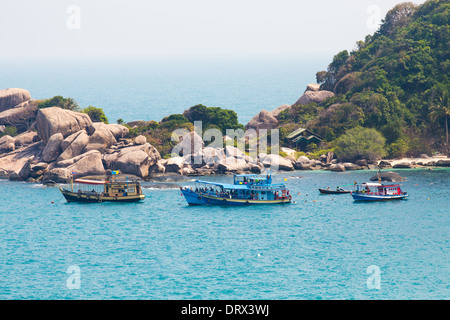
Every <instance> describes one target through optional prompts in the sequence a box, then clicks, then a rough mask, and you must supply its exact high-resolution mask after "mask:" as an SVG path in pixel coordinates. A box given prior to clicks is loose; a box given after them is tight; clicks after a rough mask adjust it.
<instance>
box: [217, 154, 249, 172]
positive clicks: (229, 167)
mask: <svg viewBox="0 0 450 320" xmlns="http://www.w3.org/2000/svg"><path fill="white" fill-rule="evenodd" d="M217 170H218V171H219V172H236V171H247V170H250V166H249V165H248V163H247V162H246V161H245V160H244V159H243V158H235V157H227V158H225V159H223V160H221V161H220V162H219V164H218V167H217Z"/></svg>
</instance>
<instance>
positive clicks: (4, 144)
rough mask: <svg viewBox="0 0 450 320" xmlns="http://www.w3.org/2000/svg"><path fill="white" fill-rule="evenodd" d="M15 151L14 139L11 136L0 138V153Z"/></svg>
mask: <svg viewBox="0 0 450 320" xmlns="http://www.w3.org/2000/svg"><path fill="white" fill-rule="evenodd" d="M14 149H16V144H15V139H14V138H13V137H11V136H8V135H6V136H3V137H1V138H0V153H5V152H11V151H14Z"/></svg>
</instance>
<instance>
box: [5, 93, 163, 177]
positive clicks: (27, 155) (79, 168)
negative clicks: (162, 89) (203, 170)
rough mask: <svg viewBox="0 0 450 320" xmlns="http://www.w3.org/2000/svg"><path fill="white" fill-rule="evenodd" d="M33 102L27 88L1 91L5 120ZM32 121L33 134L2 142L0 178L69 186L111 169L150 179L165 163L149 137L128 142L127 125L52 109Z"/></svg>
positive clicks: (22, 134) (43, 111) (42, 110)
mask: <svg viewBox="0 0 450 320" xmlns="http://www.w3.org/2000/svg"><path fill="white" fill-rule="evenodd" d="M26 99H28V100H26ZM23 100H26V101H23ZM27 101H28V102H29V101H30V96H29V93H28V92H27V91H26V90H23V89H6V90H0V110H1V112H0V119H3V115H4V113H5V112H10V111H11V110H13V109H18V108H20V107H17V104H19V105H20V104H23V103H24V102H27ZM36 105H37V104H36ZM30 119H31V121H32V124H31V125H30V128H28V130H27V131H25V132H23V133H20V134H19V135H17V136H15V137H11V136H9V135H4V136H3V137H1V138H0V178H9V179H10V180H23V181H29V182H35V181H38V182H39V181H43V182H45V181H53V182H67V181H69V180H70V179H71V178H72V176H74V177H75V178H77V177H82V176H89V175H104V174H106V173H107V171H108V170H118V171H121V172H123V173H127V174H130V175H136V176H139V177H141V178H145V177H147V176H148V175H149V172H150V168H151V167H153V166H154V165H155V164H156V163H157V162H158V161H159V160H160V159H161V156H160V154H159V152H158V151H157V150H156V148H154V147H153V146H152V145H150V144H149V143H147V141H146V138H145V137H143V136H139V137H136V138H135V139H134V141H133V140H131V139H126V138H125V137H126V136H127V135H128V131H129V130H128V128H127V127H125V126H122V125H119V124H105V123H102V122H92V121H91V119H90V118H89V116H88V115H87V114H84V113H79V112H74V111H70V110H65V109H61V108H59V107H50V108H45V109H36V112H35V113H34V115H32V116H31V118H30ZM6 125H11V123H10V122H7V123H6V122H5V124H4V126H6ZM3 130H4V127H3ZM152 170H153V169H152ZM156 171H157V170H156Z"/></svg>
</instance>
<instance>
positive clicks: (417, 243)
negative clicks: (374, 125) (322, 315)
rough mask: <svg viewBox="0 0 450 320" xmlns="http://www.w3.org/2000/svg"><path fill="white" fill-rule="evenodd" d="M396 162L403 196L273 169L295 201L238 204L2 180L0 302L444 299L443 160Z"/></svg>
mask: <svg viewBox="0 0 450 320" xmlns="http://www.w3.org/2000/svg"><path fill="white" fill-rule="evenodd" d="M396 172H399V173H400V174H401V175H403V176H405V177H406V178H407V179H406V181H405V182H404V183H402V184H403V188H404V189H405V190H406V191H408V192H409V194H410V198H409V199H408V200H403V201H392V202H375V203H355V202H353V200H352V198H351V196H350V195H348V194H346V195H325V196H324V195H319V192H318V190H317V188H319V187H328V186H329V187H331V188H334V187H336V186H337V185H341V186H342V185H346V184H351V183H352V182H353V181H358V182H363V181H367V180H368V179H369V178H370V177H371V176H373V175H374V172H369V171H358V172H345V173H332V172H311V171H296V172H290V173H278V174H275V175H274V177H275V180H276V181H278V182H281V181H284V179H286V182H285V183H286V184H287V186H288V188H289V189H290V191H291V194H292V195H293V201H294V203H292V204H287V205H272V206H270V205H269V206H248V207H247V206H246V207H225V206H217V207H207V206H193V207H190V206H188V205H187V203H186V202H185V200H184V198H183V197H181V194H180V191H179V189H176V188H174V189H155V188H149V186H150V184H147V183H144V186H145V187H146V188H145V189H144V192H145V194H146V199H145V201H143V202H139V203H130V204H118V203H99V204H81V203H67V202H66V201H65V200H64V199H63V197H62V195H61V194H60V192H59V190H58V188H46V187H44V186H42V185H36V184H28V183H20V182H9V181H0V194H1V207H0V208H1V209H0V211H1V213H0V299H155V300H157V299H158V300H162V299H164V300H165V299H448V298H449V297H450V290H449V289H450V287H449V271H450V268H449V267H450V265H449V236H448V235H449V231H450V230H449V226H450V219H449V213H450V212H449V198H448V194H449V192H450V170H448V169H435V170H433V171H428V170H417V169H416V170H397V171H396ZM203 179H209V180H218V181H229V180H230V179H232V177H231V176H216V177H204V178H203ZM179 184H180V185H183V186H190V185H192V184H193V182H192V181H184V182H179ZM52 202H53V203H52ZM370 266H376V267H375V268H378V269H379V270H380V274H377V275H375V276H379V278H378V279H379V280H380V281H379V284H380V286H379V289H377V288H376V287H375V288H374V287H373V286H371V284H372V283H373V282H372V280H371V279H373V276H374V274H373V273H367V271H368V268H369V267H370ZM73 267H75V268H79V270H80V278H79V280H80V282H79V285H80V286H79V289H71V288H73V287H71V286H70V283H69V285H68V280H69V279H70V276H71V275H72V274H71V273H67V272H68V271H70V270H73V269H71V268H73ZM369 270H373V269H369ZM371 277H372V278H371ZM69 282H70V281H69Z"/></svg>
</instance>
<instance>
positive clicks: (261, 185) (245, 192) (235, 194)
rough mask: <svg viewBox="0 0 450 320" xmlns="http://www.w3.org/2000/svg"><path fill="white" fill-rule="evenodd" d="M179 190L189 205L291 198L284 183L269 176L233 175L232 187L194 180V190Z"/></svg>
mask: <svg viewBox="0 0 450 320" xmlns="http://www.w3.org/2000/svg"><path fill="white" fill-rule="evenodd" d="M180 189H181V193H182V194H183V196H184V197H185V199H186V201H187V202H188V203H189V205H200V204H206V205H249V204H280V203H290V202H291V199H292V196H291V195H289V190H288V189H287V188H286V185H285V184H284V183H278V184H274V183H272V177H271V175H270V173H269V174H268V175H267V176H260V175H257V174H241V175H234V181H233V184H226V183H217V182H208V181H200V180H196V181H195V189H194V188H180Z"/></svg>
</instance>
